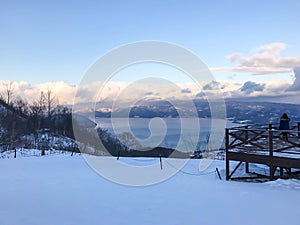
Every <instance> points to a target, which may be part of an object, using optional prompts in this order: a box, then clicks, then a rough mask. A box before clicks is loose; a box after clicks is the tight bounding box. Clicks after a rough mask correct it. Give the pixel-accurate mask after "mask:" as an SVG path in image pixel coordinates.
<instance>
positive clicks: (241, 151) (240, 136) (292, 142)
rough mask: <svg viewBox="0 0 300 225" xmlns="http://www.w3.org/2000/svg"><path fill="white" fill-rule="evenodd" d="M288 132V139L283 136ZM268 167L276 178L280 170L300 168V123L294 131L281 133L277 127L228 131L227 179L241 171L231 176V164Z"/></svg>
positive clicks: (271, 174)
mask: <svg viewBox="0 0 300 225" xmlns="http://www.w3.org/2000/svg"><path fill="white" fill-rule="evenodd" d="M282 132H286V133H287V138H285V136H283V135H282ZM230 160H234V161H240V163H239V164H238V166H237V168H238V167H239V166H240V164H241V163H243V162H245V164H246V173H248V172H249V165H248V164H249V163H259V164H265V165H267V166H269V167H270V178H271V179H272V178H273V176H274V173H275V170H276V168H277V167H279V168H280V169H281V170H282V168H283V167H284V168H289V169H291V168H300V123H296V124H292V125H291V129H290V130H279V129H278V128H277V127H276V125H273V124H255V125H245V126H239V127H233V128H227V129H226V178H227V179H230V178H231V177H232V175H233V174H234V172H235V171H236V169H237V168H235V170H234V171H233V172H232V173H229V161H230Z"/></svg>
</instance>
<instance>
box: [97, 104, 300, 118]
mask: <svg viewBox="0 0 300 225" xmlns="http://www.w3.org/2000/svg"><path fill="white" fill-rule="evenodd" d="M174 102H175V105H176V107H175V106H174V105H173V104H171V103H170V102H168V101H165V100H148V101H143V102H139V104H136V105H134V106H132V107H127V108H122V109H117V110H116V111H114V112H111V111H109V112H107V110H106V111H105V112H103V111H101V110H97V111H96V112H95V115H96V117H110V116H111V115H113V116H115V117H127V116H128V115H129V117H132V118H133V117H138V118H154V117H165V118H166V117H171V118H177V117H179V112H180V116H181V117H189V116H194V115H193V109H192V108H191V107H190V103H188V102H186V101H181V100H180V101H179V100H177V101H173V103H174ZM193 103H194V105H195V108H196V110H197V115H198V117H200V118H209V117H211V110H210V105H209V103H208V102H207V101H203V100H194V101H193ZM225 105H226V118H228V119H230V120H231V121H233V122H235V123H276V122H278V120H279V118H280V117H281V115H282V114H283V113H287V114H288V115H289V117H290V118H291V120H292V121H300V105H296V104H284V103H271V102H245V101H235V100H226V101H225ZM176 109H178V110H176ZM217 109H218V108H217Z"/></svg>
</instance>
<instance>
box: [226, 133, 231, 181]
mask: <svg viewBox="0 0 300 225" xmlns="http://www.w3.org/2000/svg"><path fill="white" fill-rule="evenodd" d="M228 149H229V128H226V129H225V158H226V180H229V166H230V165H229V158H228Z"/></svg>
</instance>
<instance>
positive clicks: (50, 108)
mask: <svg viewBox="0 0 300 225" xmlns="http://www.w3.org/2000/svg"><path fill="white" fill-rule="evenodd" d="M45 101H46V110H47V115H48V118H51V116H52V114H53V113H54V111H55V107H56V105H57V99H56V98H55V96H54V93H53V92H52V90H51V89H50V88H48V89H47V92H46V93H45Z"/></svg>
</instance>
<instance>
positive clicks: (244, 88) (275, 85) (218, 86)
mask: <svg viewBox="0 0 300 225" xmlns="http://www.w3.org/2000/svg"><path fill="white" fill-rule="evenodd" d="M295 77H296V79H295V81H294V83H291V82H288V81H285V80H273V81H268V82H253V81H247V82H244V83H242V82H233V81H213V82H211V83H208V84H206V85H204V86H203V87H202V88H201V87H199V86H197V85H195V84H192V83H184V84H177V85H170V84H168V83H165V84H142V83H136V84H132V83H126V82H109V83H107V84H105V85H104V84H103V83H101V82H98V83H94V84H92V85H89V86H86V87H81V88H80V89H78V87H77V86H74V85H70V84H67V83H65V82H49V83H43V84H39V85H36V86H32V85H31V84H30V83H28V82H25V81H22V82H14V83H13V92H14V95H13V98H17V97H18V96H20V97H21V98H24V99H26V100H27V101H28V102H29V103H30V102H33V101H35V100H38V98H39V96H40V93H41V91H44V92H46V91H47V90H48V89H51V91H52V92H53V93H54V94H55V96H56V98H57V99H58V102H59V104H62V105H72V104H73V103H74V98H75V96H77V101H79V102H98V101H102V102H111V101H118V102H119V103H122V102H123V103H124V104H126V103H127V102H132V101H133V100H141V99H147V98H149V99H166V98H168V99H171V98H172V99H178V100H184V99H188V98H189V99H194V98H205V95H206V94H208V95H209V96H210V97H216V98H227V99H230V98H249V97H251V98H257V99H258V100H259V99H260V98H264V99H267V98H269V99H270V101H274V100H276V98H278V99H284V98H286V97H289V100H288V101H289V102H291V103H293V102H294V103H300V102H299V97H298V96H299V94H300V69H299V68H295ZM8 82H9V81H0V93H1V94H2V95H3V96H5V87H6V84H7V83H8ZM95 93H96V95H95ZM282 101H284V100H282Z"/></svg>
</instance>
